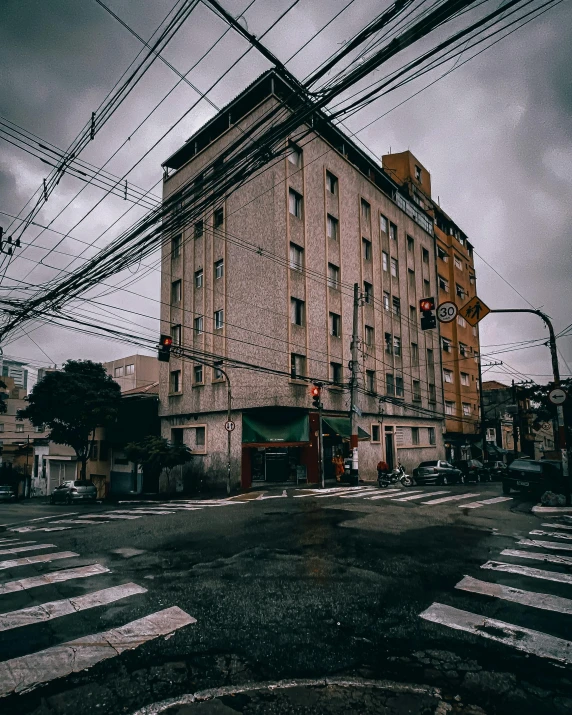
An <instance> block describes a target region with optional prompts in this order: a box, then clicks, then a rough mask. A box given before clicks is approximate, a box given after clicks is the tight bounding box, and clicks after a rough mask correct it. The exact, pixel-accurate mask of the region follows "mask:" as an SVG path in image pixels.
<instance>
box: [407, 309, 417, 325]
mask: <svg viewBox="0 0 572 715" xmlns="http://www.w3.org/2000/svg"><path fill="white" fill-rule="evenodd" d="M409 322H410V323H411V330H413V329H415V328H416V327H417V309H416V308H415V306H414V305H410V306H409Z"/></svg>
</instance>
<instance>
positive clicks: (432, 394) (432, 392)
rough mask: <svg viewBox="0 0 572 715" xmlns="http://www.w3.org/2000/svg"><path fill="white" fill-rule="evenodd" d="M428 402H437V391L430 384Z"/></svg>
mask: <svg viewBox="0 0 572 715" xmlns="http://www.w3.org/2000/svg"><path fill="white" fill-rule="evenodd" d="M429 402H431V403H433V402H437V389H436V387H435V385H433V384H432V383H430V384H429Z"/></svg>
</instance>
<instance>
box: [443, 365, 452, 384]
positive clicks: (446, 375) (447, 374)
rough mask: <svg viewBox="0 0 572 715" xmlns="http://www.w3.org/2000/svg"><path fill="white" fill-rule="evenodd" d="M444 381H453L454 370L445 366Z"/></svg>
mask: <svg viewBox="0 0 572 715" xmlns="http://www.w3.org/2000/svg"><path fill="white" fill-rule="evenodd" d="M443 382H453V371H452V370H446V369H445V368H443Z"/></svg>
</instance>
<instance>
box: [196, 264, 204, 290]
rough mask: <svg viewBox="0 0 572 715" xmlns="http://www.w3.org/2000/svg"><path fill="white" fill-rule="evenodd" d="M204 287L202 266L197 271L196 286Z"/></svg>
mask: <svg viewBox="0 0 572 715" xmlns="http://www.w3.org/2000/svg"><path fill="white" fill-rule="evenodd" d="M202 287H203V269H202V268H200V269H199V270H198V271H195V288H202Z"/></svg>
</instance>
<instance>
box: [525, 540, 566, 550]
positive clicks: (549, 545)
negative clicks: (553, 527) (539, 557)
mask: <svg viewBox="0 0 572 715" xmlns="http://www.w3.org/2000/svg"><path fill="white" fill-rule="evenodd" d="M516 543H517V544H519V545H520V546H534V547H535V548H538V549H555V550H557V551H572V544H559V543H558V542H556V541H537V540H536V539H521V540H520V541H517V542H516Z"/></svg>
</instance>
